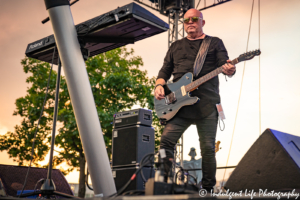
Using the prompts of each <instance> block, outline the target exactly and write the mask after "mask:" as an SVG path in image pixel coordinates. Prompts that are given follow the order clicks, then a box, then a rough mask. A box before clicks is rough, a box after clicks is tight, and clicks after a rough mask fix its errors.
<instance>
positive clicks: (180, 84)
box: [154, 50, 261, 121]
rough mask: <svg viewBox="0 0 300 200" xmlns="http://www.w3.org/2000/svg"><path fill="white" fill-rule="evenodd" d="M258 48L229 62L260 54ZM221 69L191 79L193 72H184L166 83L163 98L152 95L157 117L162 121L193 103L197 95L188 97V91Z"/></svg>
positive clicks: (215, 74) (196, 100)
mask: <svg viewBox="0 0 300 200" xmlns="http://www.w3.org/2000/svg"><path fill="white" fill-rule="evenodd" d="M260 53H261V52H260V50H255V51H252V52H247V53H244V54H242V55H240V56H239V57H238V58H235V59H234V60H232V61H231V62H230V63H231V64H232V65H235V64H237V63H239V62H242V61H245V60H250V59H252V58H253V57H254V56H258V55H260ZM222 71H223V68H222V66H221V67H218V68H217V69H215V70H213V71H211V72H209V73H208V74H206V75H204V76H202V77H201V78H199V79H197V80H195V81H193V74H192V73H190V72H189V73H186V74H185V75H183V76H182V77H181V79H179V81H177V82H176V83H171V84H167V86H165V87H164V89H165V98H164V99H162V100H157V99H156V98H155V97H154V106H155V111H156V114H157V116H158V118H159V119H160V120H162V121H169V120H170V119H172V118H173V117H174V116H175V115H176V113H177V112H178V111H179V109H180V108H182V107H183V106H188V105H193V104H195V103H197V102H198V101H199V100H200V99H199V98H198V97H190V93H189V92H190V91H193V90H194V89H196V88H198V87H199V86H200V85H201V84H203V83H204V82H206V81H208V80H210V79H212V78H213V77H215V76H217V75H218V74H220V73H221V72H222Z"/></svg>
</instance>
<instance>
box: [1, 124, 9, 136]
mask: <svg viewBox="0 0 300 200" xmlns="http://www.w3.org/2000/svg"><path fill="white" fill-rule="evenodd" d="M7 131H8V128H6V127H5V126H2V125H1V124H0V135H4V134H5V133H7Z"/></svg>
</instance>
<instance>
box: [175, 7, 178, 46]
mask: <svg viewBox="0 0 300 200" xmlns="http://www.w3.org/2000/svg"><path fill="white" fill-rule="evenodd" d="M174 14H175V21H174V23H175V41H177V40H178V20H179V10H175V13H174Z"/></svg>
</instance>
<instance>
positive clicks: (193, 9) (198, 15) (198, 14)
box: [184, 8, 203, 19]
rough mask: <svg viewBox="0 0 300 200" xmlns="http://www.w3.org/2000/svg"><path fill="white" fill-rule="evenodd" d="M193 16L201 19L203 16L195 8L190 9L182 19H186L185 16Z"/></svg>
mask: <svg viewBox="0 0 300 200" xmlns="http://www.w3.org/2000/svg"><path fill="white" fill-rule="evenodd" d="M191 14H192V15H193V16H194V17H201V18H202V19H203V14H202V12H200V11H199V10H197V9H195V8H191V9H189V10H188V11H186V13H185V14H184V18H187V17H186V16H189V15H191Z"/></svg>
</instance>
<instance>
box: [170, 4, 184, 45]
mask: <svg viewBox="0 0 300 200" xmlns="http://www.w3.org/2000/svg"><path fill="white" fill-rule="evenodd" d="M183 15H184V13H183V12H182V10H172V11H171V12H169V16H168V17H169V30H168V48H170V46H171V44H172V43H173V42H175V41H177V40H180V39H182V38H184V26H183Z"/></svg>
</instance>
